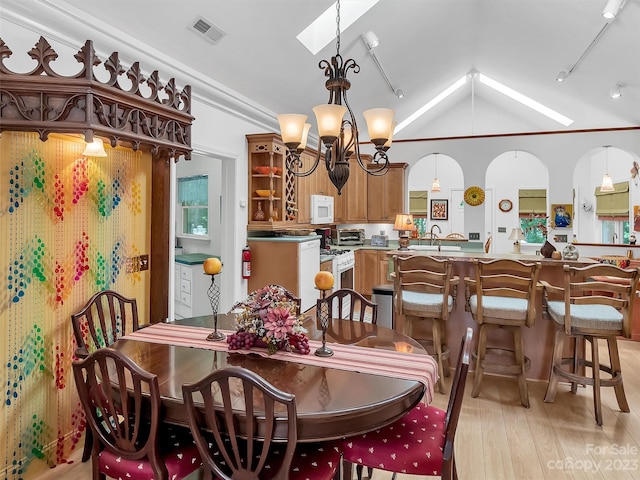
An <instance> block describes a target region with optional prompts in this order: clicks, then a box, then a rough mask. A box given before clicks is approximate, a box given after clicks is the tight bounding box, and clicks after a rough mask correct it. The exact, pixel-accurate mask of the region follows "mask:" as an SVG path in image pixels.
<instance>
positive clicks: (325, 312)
mask: <svg viewBox="0 0 640 480" xmlns="http://www.w3.org/2000/svg"><path fill="white" fill-rule="evenodd" d="M321 292H322V298H321V299H320V301H319V302H318V304H317V307H316V317H317V319H318V320H319V321H320V328H322V346H321V347H318V348H317V349H316V352H315V353H316V355H317V356H318V357H330V356H332V355H333V350H331V349H330V348H329V347H327V327H328V326H329V317H330V312H329V302H327V300H326V299H325V297H326V294H327V291H326V290H321Z"/></svg>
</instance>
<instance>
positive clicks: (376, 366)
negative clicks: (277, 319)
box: [122, 323, 438, 404]
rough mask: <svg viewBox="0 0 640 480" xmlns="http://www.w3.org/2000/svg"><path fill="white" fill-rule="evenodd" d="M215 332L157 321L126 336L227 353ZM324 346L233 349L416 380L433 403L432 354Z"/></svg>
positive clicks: (313, 343)
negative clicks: (323, 353) (324, 351)
mask: <svg viewBox="0 0 640 480" xmlns="http://www.w3.org/2000/svg"><path fill="white" fill-rule="evenodd" d="M212 331H213V330H212V329H209V328H202V327H190V326H186V325H172V324H166V323H156V324H154V325H151V326H150V327H147V328H143V329H141V330H137V331H135V332H132V333H131V334H129V335H126V336H124V337H122V338H124V339H127V340H136V341H141V342H150V343H161V344H166V345H176V346H180V347H192V348H202V349H206V350H218V351H224V352H227V351H228V345H227V343H226V341H221V342H210V341H208V340H206V336H207V335H208V334H209V333H211V332H212ZM221 331H222V332H223V333H225V334H227V335H229V334H232V333H233V332H230V331H226V330H221ZM321 345H322V343H321V342H319V341H317V340H309V348H310V349H311V353H310V354H309V355H301V354H299V353H293V352H286V351H284V352H282V351H278V352H276V353H274V354H273V355H269V354H268V353H267V351H266V350H263V349H253V350H233V352H238V353H255V354H258V355H261V356H264V357H270V358H276V359H281V360H287V361H290V362H296V363H301V364H304V365H313V366H317V367H329V368H336V369H339V370H348V371H351V372H359V373H370V374H375V375H384V376H388V377H395V378H404V379H408V380H416V381H419V382H422V383H423V384H424V385H425V386H426V390H425V398H424V400H425V402H426V403H427V404H429V403H431V400H432V399H433V388H434V385H435V383H436V381H437V380H438V365H437V364H436V362H435V360H434V359H433V358H432V357H431V356H430V355H419V354H412V353H404V352H396V351H394V350H385V349H380V348H367V347H358V346H356V345H342V344H338V343H330V344H328V345H329V347H330V348H331V349H332V350H333V352H334V354H333V356H332V357H318V356H316V355H314V354H313V352H315V350H316V348H318V347H320V346H321Z"/></svg>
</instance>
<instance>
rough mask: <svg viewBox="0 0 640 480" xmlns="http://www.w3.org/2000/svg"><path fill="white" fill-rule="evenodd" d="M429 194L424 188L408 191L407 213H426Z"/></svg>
mask: <svg viewBox="0 0 640 480" xmlns="http://www.w3.org/2000/svg"><path fill="white" fill-rule="evenodd" d="M428 196H429V194H428V192H427V191H426V190H413V191H410V192H409V213H410V214H411V215H426V214H427V212H428V209H427V205H428V202H427V197H428Z"/></svg>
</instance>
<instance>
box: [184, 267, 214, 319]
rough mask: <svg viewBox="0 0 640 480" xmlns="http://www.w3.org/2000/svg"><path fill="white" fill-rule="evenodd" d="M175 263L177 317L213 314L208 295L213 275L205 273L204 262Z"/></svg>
mask: <svg viewBox="0 0 640 480" xmlns="http://www.w3.org/2000/svg"><path fill="white" fill-rule="evenodd" d="M174 265H175V298H174V307H175V316H176V318H191V317H198V316H201V315H211V303H210V302H209V297H208V296H207V290H208V289H209V286H210V285H211V275H205V273H204V271H203V270H202V262H200V263H196V264H190V265H187V264H184V263H180V262H175V264H174ZM217 281H218V282H219V281H220V280H219V279H218V280H217Z"/></svg>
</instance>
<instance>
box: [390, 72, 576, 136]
mask: <svg viewBox="0 0 640 480" xmlns="http://www.w3.org/2000/svg"><path fill="white" fill-rule="evenodd" d="M469 78H470V75H465V76H464V77H462V78H461V79H459V80H457V81H456V82H455V83H453V84H452V85H451V86H449V87H447V88H446V89H444V90H443V91H442V92H441V93H439V94H438V95H436V96H435V97H434V98H433V99H431V100H429V101H428V102H427V103H425V104H424V105H423V106H422V107H420V108H419V109H418V110H416V111H415V112H414V113H412V114H411V115H409V116H408V117H407V118H406V119H405V120H403V121H402V122H400V123H399V124H398V125H397V126H396V128H395V130H394V131H393V134H394V135H395V134H397V133H398V132H400V131H401V130H402V129H404V128H406V127H408V126H409V125H410V124H411V123H413V122H415V121H416V120H417V119H418V118H420V117H421V116H422V115H424V114H425V113H427V112H428V111H429V110H431V109H432V108H433V107H435V106H436V105H438V104H439V103H440V102H442V101H443V100H444V99H445V98H447V97H448V96H449V95H451V94H452V93H453V92H455V91H456V90H458V89H459V88H461V87H462V86H464V85H465V84H466V83H467V80H468V79H469ZM477 78H478V80H480V83H482V84H484V85H486V86H488V87H490V88H493V89H494V90H496V91H498V92H500V93H502V94H503V95H506V96H507V97H509V98H512V99H513V100H515V101H517V102H520V103H522V104H523V105H526V106H527V107H529V108H531V109H532V110H535V111H536V112H538V113H541V114H542V115H545V116H547V117H549V118H550V119H552V120H555V121H556V122H558V123H560V124H562V125H564V126H565V127H568V126H569V125H571V124H572V123H573V120H571V119H570V118H568V117H565V116H564V115H562V114H560V113H558V112H556V111H555V110H552V109H551V108H549V107H546V106H545V105H542V104H541V103H539V102H536V101H535V100H533V99H531V98H529V97H527V96H526V95H523V94H522V93H520V92H517V91H515V90H513V89H512V88H509V87H507V86H506V85H503V84H502V83H500V82H497V81H495V80H493V79H492V78H489V77H487V76H486V75H484V74H482V73H478V76H477Z"/></svg>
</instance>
